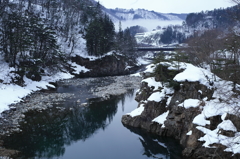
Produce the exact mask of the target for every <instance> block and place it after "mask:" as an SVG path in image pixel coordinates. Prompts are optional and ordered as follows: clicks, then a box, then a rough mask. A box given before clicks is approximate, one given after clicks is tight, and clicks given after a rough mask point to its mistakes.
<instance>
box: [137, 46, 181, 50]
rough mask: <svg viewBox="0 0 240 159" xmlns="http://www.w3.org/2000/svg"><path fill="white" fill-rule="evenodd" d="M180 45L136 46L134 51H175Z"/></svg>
mask: <svg viewBox="0 0 240 159" xmlns="http://www.w3.org/2000/svg"><path fill="white" fill-rule="evenodd" d="M179 49H181V48H180V47H136V48H135V50H136V51H176V50H179Z"/></svg>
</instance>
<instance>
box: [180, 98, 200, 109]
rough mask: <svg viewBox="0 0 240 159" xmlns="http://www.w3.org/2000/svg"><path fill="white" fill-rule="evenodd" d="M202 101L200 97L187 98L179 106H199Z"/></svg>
mask: <svg viewBox="0 0 240 159" xmlns="http://www.w3.org/2000/svg"><path fill="white" fill-rule="evenodd" d="M200 103H201V101H200V100H198V99H186V100H185V101H184V102H183V103H181V104H179V105H178V106H180V107H184V108H186V109H188V108H191V107H194V108H195V107H198V106H199V104H200Z"/></svg>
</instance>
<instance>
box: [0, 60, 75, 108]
mask: <svg viewBox="0 0 240 159" xmlns="http://www.w3.org/2000/svg"><path fill="white" fill-rule="evenodd" d="M0 68H1V73H0V77H1V80H3V83H0V96H1V100H0V113H2V112H3V111H5V110H9V105H10V104H14V103H17V102H20V101H21V100H22V98H23V97H25V96H27V95H29V94H31V93H32V92H34V91H38V90H40V89H47V86H49V87H54V86H53V85H51V84H49V82H55V81H57V80H61V79H68V78H72V77H73V76H72V75H70V74H69V73H61V72H59V73H57V74H55V75H52V76H43V77H42V80H41V81H39V82H37V81H32V80H30V79H28V78H27V77H24V81H25V86H24V87H21V86H18V85H16V84H11V83H10V80H11V77H12V76H14V74H12V73H11V71H13V70H14V68H10V67H8V64H7V63H5V62H4V61H1V63H0Z"/></svg>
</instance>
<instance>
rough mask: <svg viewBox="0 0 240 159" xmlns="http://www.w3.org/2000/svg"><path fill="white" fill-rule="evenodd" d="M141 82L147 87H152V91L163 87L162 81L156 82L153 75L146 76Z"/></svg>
mask: <svg viewBox="0 0 240 159" xmlns="http://www.w3.org/2000/svg"><path fill="white" fill-rule="evenodd" d="M142 82H146V83H147V84H148V86H149V87H153V88H154V89H153V91H156V90H158V89H159V88H162V87H163V85H162V83H161V82H156V80H155V78H154V77H149V78H146V79H144V80H142Z"/></svg>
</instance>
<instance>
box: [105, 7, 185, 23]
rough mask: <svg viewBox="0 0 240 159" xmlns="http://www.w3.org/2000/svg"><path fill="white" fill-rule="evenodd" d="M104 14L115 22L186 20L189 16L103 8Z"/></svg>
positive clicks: (142, 10)
mask: <svg viewBox="0 0 240 159" xmlns="http://www.w3.org/2000/svg"><path fill="white" fill-rule="evenodd" d="M103 10H104V12H106V13H107V14H109V16H110V17H111V18H112V19H113V21H119V20H121V21H127V20H140V19H152V20H185V19H186V17H187V14H175V13H159V12H155V11H148V10H145V9H120V8H116V9H107V8H104V7H103Z"/></svg>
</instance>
